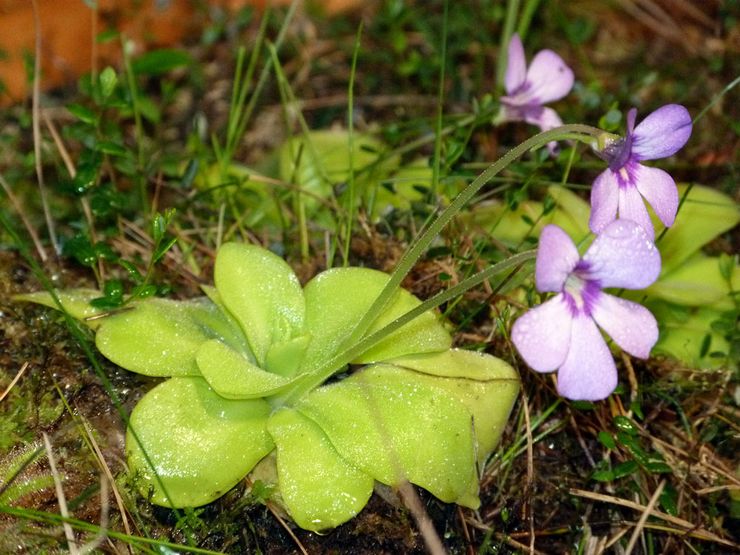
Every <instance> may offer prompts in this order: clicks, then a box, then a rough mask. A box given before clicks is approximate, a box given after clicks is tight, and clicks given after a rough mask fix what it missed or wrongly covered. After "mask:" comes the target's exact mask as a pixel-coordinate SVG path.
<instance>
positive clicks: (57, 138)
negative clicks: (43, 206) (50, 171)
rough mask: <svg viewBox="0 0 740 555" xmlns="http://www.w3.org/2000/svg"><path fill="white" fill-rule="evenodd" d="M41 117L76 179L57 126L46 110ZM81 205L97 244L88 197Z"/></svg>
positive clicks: (100, 269) (100, 265)
mask: <svg viewBox="0 0 740 555" xmlns="http://www.w3.org/2000/svg"><path fill="white" fill-rule="evenodd" d="M41 115H42V116H43V118H44V123H45V124H46V128H47V129H48V130H49V133H51V138H52V140H53V141H54V145H55V146H56V147H57V150H58V151H59V154H60V156H61V157H62V161H63V162H64V165H65V167H66V168H67V173H69V176H70V177H71V178H72V179H74V178H75V176H76V175H77V169H76V168H75V165H74V163H73V162H72V157H71V156H70V155H69V152H68V151H67V148H66V147H65V146H64V142H62V138H61V137H60V135H59V132H58V131H57V128H56V126H55V125H54V123H53V122H52V121H51V119H49V116H48V115H47V114H46V110H44V111H43V112H41ZM80 203H81V204H82V211H83V212H84V214H85V219H86V220H87V228H88V230H89V231H90V239H91V240H92V242H93V244H94V243H97V242H98V238H97V235H96V233H95V226H94V225H93V215H92V209H91V208H90V201H89V200H88V199H87V197H82V198H81V199H80ZM98 273H99V274H100V279H101V280H102V279H105V266H104V265H103V260H102V259H99V260H98Z"/></svg>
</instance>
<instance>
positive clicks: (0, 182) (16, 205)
mask: <svg viewBox="0 0 740 555" xmlns="http://www.w3.org/2000/svg"><path fill="white" fill-rule="evenodd" d="M0 186H2V188H3V191H5V195H6V196H7V197H8V200H9V201H10V204H11V205H12V206H13V210H15V213H16V214H18V217H19V218H20V219H21V221H22V222H23V227H25V228H26V231H27V232H28V235H29V236H30V237H31V241H32V242H33V246H34V247H35V248H36V252H37V253H38V255H39V258H40V259H41V260H43V261H46V260H47V259H48V256H47V254H46V250H45V249H44V246H43V245H42V244H41V239H40V238H39V235H38V233H36V229H35V228H34V227H33V226H32V225H31V221H30V220H29V219H28V217H26V213H25V212H24V211H23V207H22V206H21V203H20V202H18V197H16V196H15V194H14V193H13V190H12V189H11V188H10V185H9V184H8V182H7V181H5V178H4V177H3V176H2V175H0Z"/></svg>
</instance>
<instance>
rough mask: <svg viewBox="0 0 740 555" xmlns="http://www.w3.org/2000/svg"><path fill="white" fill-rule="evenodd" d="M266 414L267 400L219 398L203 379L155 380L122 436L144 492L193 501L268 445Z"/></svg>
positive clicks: (222, 489) (209, 497)
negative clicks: (156, 382) (153, 386)
mask: <svg viewBox="0 0 740 555" xmlns="http://www.w3.org/2000/svg"><path fill="white" fill-rule="evenodd" d="M269 413H270V406H269V405H268V404H267V403H266V402H265V401H262V400H249V401H230V400H228V399H224V398H223V397H221V396H219V395H217V394H216V393H215V392H214V391H213V390H212V389H211V388H210V387H208V384H207V383H206V382H205V380H203V379H201V378H189V377H186V378H172V379H170V380H167V381H166V382H163V383H161V384H159V385H158V386H156V387H155V388H154V389H152V390H151V391H150V392H149V393H147V394H146V395H145V396H144V398H143V399H142V400H141V401H139V404H138V405H136V407H135V408H134V410H133V412H132V413H131V421H130V428H129V430H128V432H127V435H126V451H127V453H128V463H129V468H130V469H131V472H132V475H133V476H134V478H135V479H137V480H138V486H139V489H140V490H141V492H142V494H143V495H145V496H149V495H150V494H151V501H152V502H153V503H156V504H157V505H163V506H166V507H197V506H200V505H205V504H206V503H210V502H211V501H213V500H214V499H216V498H218V497H220V496H221V495H223V494H224V493H226V492H227V491H228V490H229V489H231V488H232V487H233V486H234V485H236V484H237V482H239V480H241V479H242V478H243V477H244V476H246V475H247V473H248V472H249V471H250V470H251V469H252V467H254V465H255V464H257V462H258V461H259V460H260V459H261V458H262V457H264V456H265V455H266V454H267V453H269V452H270V451H271V450H272V449H273V447H274V446H273V443H272V440H271V439H270V436H269V434H268V433H267V430H266V427H265V426H266V423H267V418H268V415H269ZM131 429H133V430H135V432H136V436H137V437H138V439H139V440H140V441H141V446H143V447H144V449H145V450H146V453H147V454H148V456H149V458H150V460H151V462H152V464H153V469H152V467H151V466H150V465H149V463H148V462H147V460H146V457H145V456H144V453H143V452H142V449H141V446H140V445H139V443H138V442H137V440H136V438H135V437H134V434H133V433H132V431H131ZM157 477H158V478H159V479H157ZM160 482H161V483H160Z"/></svg>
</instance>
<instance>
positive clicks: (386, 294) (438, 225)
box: [343, 124, 603, 348]
mask: <svg viewBox="0 0 740 555" xmlns="http://www.w3.org/2000/svg"><path fill="white" fill-rule="evenodd" d="M602 133H603V131H602V130H601V129H598V128H596V127H591V126H589V125H582V124H571V125H563V126H561V127H557V128H555V129H551V130H549V131H545V132H543V133H539V134H537V135H535V136H534V137H531V138H529V139H527V140H526V141H524V142H523V143H521V144H520V145H517V146H515V147H514V148H512V149H511V150H510V151H509V152H507V153H506V154H504V155H503V156H502V157H501V158H499V159H498V160H497V161H496V162H494V163H493V164H491V165H490V166H488V168H486V169H485V170H484V171H483V172H482V173H481V174H480V175H479V176H478V177H476V178H475V179H474V180H473V181H472V182H471V183H470V185H468V186H467V187H466V188H465V189H463V190H462V191H461V192H460V193H459V194H458V195H457V197H455V200H453V201H452V203H450V205H449V206H448V207H447V208H445V210H444V211H443V212H442V213H441V214H440V215H439V216H438V217H437V219H436V220H434V221H433V222H432V223H431V224H430V225H429V226H428V227H427V228H426V229H425V230H424V231H423V232H422V233H421V234H420V235H419V236H418V237H417V239H416V240H415V241H414V243H413V244H412V245H411V247H410V248H409V249H408V250H407V251H406V252H405V253H404V255H403V257H402V258H401V260H400V262H399V263H398V266H396V269H395V270H394V271H393V273H392V274H391V278H390V280H389V281H388V284H387V285H386V286H385V288H384V289H383V291H381V293H380V295H378V298H377V299H376V300H375V302H374V303H373V305H372V306H371V307H370V308H369V309H368V311H367V312H366V313H365V315H364V316H363V317H362V319H361V320H360V321H359V323H358V324H357V326H356V327H355V329H354V330H353V331H352V333H351V334H350V335H349V337H348V338H347V340H346V341H345V342H344V345H343V346H344V347H345V348H347V347H348V346H350V345H353V344H355V343H357V342H358V341H359V340H360V339H361V338H362V337H363V336H364V335H365V333H366V332H367V330H368V329H369V328H370V326H371V325H372V323H373V322H374V321H375V319H376V318H377V317H378V316H379V315H380V314H381V312H382V311H383V310H384V309H385V307H386V305H387V304H388V302H389V300H390V298H391V296H392V295H393V293H394V292H395V291H396V289H397V288H398V286H399V285H400V284H401V281H403V279H404V278H405V277H406V275H407V274H408V272H409V271H410V270H411V268H412V267H413V265H414V264H416V262H417V261H418V260H419V258H421V255H422V254H423V253H424V251H426V249H427V247H429V245H430V244H431V242H432V241H433V240H434V238H435V237H437V235H438V234H439V232H440V231H441V230H442V228H444V227H445V226H446V225H447V224H448V223H449V222H450V220H452V218H453V217H455V215H456V214H457V213H458V212H459V211H460V210H461V209H462V207H463V206H465V204H467V203H468V201H469V200H470V199H471V198H472V197H473V196H474V195H475V194H476V193H477V192H478V191H479V190H480V189H481V188H482V187H483V185H485V184H486V183H488V182H489V181H490V180H491V179H492V178H493V177H495V176H496V175H497V174H498V173H499V172H501V171H502V170H503V169H504V168H505V167H506V166H508V165H509V164H511V163H512V162H513V161H515V160H517V159H518V158H520V157H521V156H523V155H524V154H525V153H526V152H527V151H529V150H531V149H534V148H537V147H541V146H544V145H546V144H547V143H549V142H551V141H562V140H576V141H583V142H585V143H591V142H592V141H593V140H594V139H595V138H596V137H598V136H599V135H601V134H602Z"/></svg>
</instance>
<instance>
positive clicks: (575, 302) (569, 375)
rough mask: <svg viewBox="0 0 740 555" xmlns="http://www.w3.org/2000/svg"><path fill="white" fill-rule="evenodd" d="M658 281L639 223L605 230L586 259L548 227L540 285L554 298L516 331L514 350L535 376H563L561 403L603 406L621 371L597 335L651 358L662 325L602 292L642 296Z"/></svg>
mask: <svg viewBox="0 0 740 555" xmlns="http://www.w3.org/2000/svg"><path fill="white" fill-rule="evenodd" d="M659 273H660V252H659V251H658V249H657V248H656V247H655V245H654V244H653V243H652V241H650V239H649V238H648V236H647V233H646V232H645V230H644V229H643V228H642V227H640V226H639V225H637V224H636V223H634V222H631V221H629V220H621V219H620V220H616V221H614V222H612V223H610V224H609V225H607V226H606V227H605V228H604V229H603V230H602V231H601V233H600V234H599V235H598V236H597V237H596V239H595V240H594V242H593V243H592V244H591V246H590V247H589V249H588V250H587V251H586V254H584V255H583V257H579V255H578V251H577V250H576V247H575V245H574V244H573V242H572V241H571V240H570V237H568V235H566V233H565V232H564V231H563V230H562V229H560V228H559V227H558V226H556V225H548V226H546V227H545V228H544V229H543V230H542V234H541V235H540V245H539V249H538V251H537V262H536V266H535V284H536V286H537V289H538V290H539V291H541V292H545V291H552V292H555V293H557V295H555V296H554V297H552V298H551V299H550V300H548V301H547V302H545V303H543V304H542V305H540V306H538V307H536V308H534V309H532V310H530V311H529V312H527V313H526V314H524V315H523V316H521V317H520V318H519V319H518V320H517V321H516V322H515V323H514V326H513V328H512V332H511V337H512V340H513V342H514V345H516V348H517V349H518V350H519V353H521V355H522V358H524V360H525V361H526V363H527V364H528V365H529V366H531V367H532V368H533V369H534V370H536V371H538V372H552V371H554V370H557V371H558V392H559V393H560V394H561V395H562V396H564V397H568V398H569V399H574V400H588V401H597V400H600V399H604V398H606V397H607V396H609V394H610V393H611V392H612V391H614V388H615V387H616V386H617V368H616V366H615V364H614V359H613V358H612V355H611V352H610V351H609V347H608V346H607V344H606V342H605V341H604V338H603V337H602V336H601V333H600V332H599V327H600V328H601V329H603V330H604V331H605V332H606V333H608V334H609V335H610V336H611V337H612V339H613V340H614V342H615V343H616V344H617V345H619V346H620V347H621V348H622V349H623V350H624V351H626V352H627V353H629V354H631V355H633V356H635V357H638V358H647V357H648V355H649V354H650V349H652V347H653V345H654V344H655V342H656V341H657V340H658V325H657V322H656V321H655V318H654V317H653V315H652V314H651V313H650V311H648V310H647V309H646V308H644V307H643V306H641V305H639V304H637V303H633V302H630V301H627V300H624V299H621V298H618V297H615V296H613V295H609V294H607V293H604V292H603V291H602V288H604V287H619V288H627V289H641V288H643V287H647V286H648V285H650V284H651V283H653V281H655V279H656V278H657V277H658V274H659ZM597 324H598V327H597Z"/></svg>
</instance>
